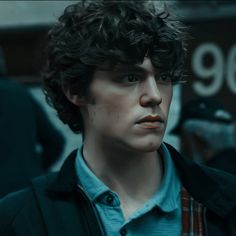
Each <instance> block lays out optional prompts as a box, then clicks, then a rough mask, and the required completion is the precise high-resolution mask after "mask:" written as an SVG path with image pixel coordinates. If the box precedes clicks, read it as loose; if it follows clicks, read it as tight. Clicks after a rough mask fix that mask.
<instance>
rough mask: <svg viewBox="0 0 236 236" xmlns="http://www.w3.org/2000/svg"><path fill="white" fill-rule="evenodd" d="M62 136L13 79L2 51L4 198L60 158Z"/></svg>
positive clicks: (0, 177) (0, 186) (0, 181)
mask: <svg viewBox="0 0 236 236" xmlns="http://www.w3.org/2000/svg"><path fill="white" fill-rule="evenodd" d="M63 147H64V138H63V136H62V134H61V133H60V132H59V131H58V130H57V129H56V128H55V127H54V126H53V124H52V123H51V121H50V120H49V118H48V117H47V114H46V113H45V112H44V110H43V109H42V107H41V106H40V105H39V104H38V103H37V102H36V101H35V100H34V99H33V97H32V96H31V95H30V93H29V92H28V91H27V89H26V88H25V87H23V86H22V85H20V84H19V83H17V82H16V81H13V80H10V79H9V78H8V76H7V68H6V66H5V59H4V55H3V50H0V196H1V197H2V196H4V195H6V194H7V193H9V192H13V191H16V190H19V189H21V188H23V187H26V186H28V185H29V183H30V180H31V178H33V177H35V176H38V175H41V174H43V173H45V172H47V171H48V170H49V168H50V167H51V166H52V165H53V164H54V163H55V162H56V161H57V160H58V159H59V158H60V156H61V154H62V150H63Z"/></svg>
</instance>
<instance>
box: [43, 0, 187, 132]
mask: <svg viewBox="0 0 236 236" xmlns="http://www.w3.org/2000/svg"><path fill="white" fill-rule="evenodd" d="M161 3H163V1H149V0H139V1H136V0H126V1H121V0H120V1H119V0H116V1H113V0H95V1H90V0H87V1H86V0H83V1H80V2H78V3H76V4H73V5H70V6H68V7H67V8H66V9H65V11H64V13H63V15H62V16H61V17H60V18H59V21H58V23H56V24H55V25H54V26H53V28H52V29H51V30H50V31H49V33H48V39H49V42H48V47H47V63H46V65H45V68H44V71H43V76H44V92H45V94H46V99H47V102H48V103H49V104H50V105H53V106H54V108H55V109H56V110H57V112H58V115H59V117H60V119H61V120H62V121H63V122H64V123H66V124H68V125H69V127H70V128H71V129H72V130H73V131H74V132H82V133H83V120H82V117H81V114H80V111H79V108H78V107H77V106H75V105H74V104H72V103H71V102H70V101H69V100H68V99H67V98H66V96H65V95H64V92H63V88H68V89H69V90H70V92H71V93H73V94H79V95H80V96H86V95H87V94H88V90H89V85H90V83H91V80H92V78H93V73H94V71H95V69H98V68H99V69H102V70H112V69H113V68H114V67H115V66H116V65H117V64H120V63H121V64H122V63H125V64H127V63H128V64H139V63H140V64H141V63H142V62H143V59H144V56H145V54H146V53H147V52H148V56H149V57H150V58H151V61H152V63H153V65H154V66H155V67H157V68H158V69H160V70H161V71H164V72H166V73H167V74H168V75H169V76H171V79H172V81H173V82H176V81H179V80H181V78H182V74H183V68H184V59H185V56H186V47H185V45H186V43H185V42H186V40H185V39H186V30H185V27H184V26H183V25H182V24H181V23H180V22H179V21H177V20H176V19H174V18H173V17H172V15H171V14H169V9H168V8H167V5H166V4H164V5H163V6H160V5H161Z"/></svg>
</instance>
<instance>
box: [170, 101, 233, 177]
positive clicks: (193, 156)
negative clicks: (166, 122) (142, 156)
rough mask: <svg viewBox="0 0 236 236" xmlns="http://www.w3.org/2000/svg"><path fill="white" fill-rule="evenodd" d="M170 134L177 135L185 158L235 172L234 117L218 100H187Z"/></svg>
mask: <svg viewBox="0 0 236 236" xmlns="http://www.w3.org/2000/svg"><path fill="white" fill-rule="evenodd" d="M171 133H172V134H174V135H177V136H179V137H180V145H181V154H182V155H183V156H184V157H185V158H187V159H189V160H193V161H195V162H197V163H201V164H206V165H208V166H211V167H214V168H218V169H221V170H224V171H228V172H229V173H231V174H235V175H236V146H235V145H236V142H235V141H236V140H235V120H234V118H233V116H232V114H231V113H230V112H229V111H228V110H226V109H225V107H224V106H223V105H222V104H221V103H220V102H219V101H217V100H213V99H209V98H198V99H194V100H191V101H189V102H188V103H186V104H185V105H184V106H183V108H182V111H181V115H180V119H179V121H178V123H177V125H176V127H175V128H174V129H173V130H172V131H171Z"/></svg>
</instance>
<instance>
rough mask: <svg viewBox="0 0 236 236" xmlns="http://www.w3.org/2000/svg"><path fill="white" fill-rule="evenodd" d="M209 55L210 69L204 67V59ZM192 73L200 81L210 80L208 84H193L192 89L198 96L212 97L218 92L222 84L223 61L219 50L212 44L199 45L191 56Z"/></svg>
mask: <svg viewBox="0 0 236 236" xmlns="http://www.w3.org/2000/svg"><path fill="white" fill-rule="evenodd" d="M207 54H210V55H211V56H212V58H213V64H212V66H211V67H206V66H204V63H203V62H204V57H205V56H206V55H207ZM192 69H193V72H194V73H195V74H196V75H197V76H198V77H199V78H200V79H202V80H209V79H211V80H212V82H211V83H210V84H205V83H202V82H200V81H197V82H194V83H193V89H194V90H195V92H196V93H197V94H199V95H200V96H212V95H214V94H216V93H217V92H219V90H220V88H221V86H222V84H223V74H224V59H223V55H222V52H221V50H220V48H219V47H218V46H217V45H215V44H213V43H205V44H203V45H200V46H199V47H198V48H197V49H196V50H195V52H194V54H193V59H192Z"/></svg>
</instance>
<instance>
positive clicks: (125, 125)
mask: <svg viewBox="0 0 236 236" xmlns="http://www.w3.org/2000/svg"><path fill="white" fill-rule="evenodd" d="M171 98H172V85H171V82H170V81H169V79H167V80H165V79H164V77H163V79H161V78H160V74H159V73H158V71H156V69H155V68H154V67H153V65H152V63H151V60H150V59H149V58H145V59H144V61H143V63H142V64H141V65H134V66H122V67H121V68H120V69H118V70H115V71H100V70H96V71H95V73H94V78H93V80H92V83H91V86H90V99H89V101H87V102H86V103H85V104H84V106H82V107H81V112H82V115H83V119H84V123H85V141H89V139H91V138H92V139H94V141H95V142H96V143H100V142H102V144H105V145H111V146H112V145H113V146H114V147H119V148H122V149H127V150H129V151H135V152H140V151H141V152H150V151H154V150H156V149H158V148H159V146H160V144H161V142H162V139H163V136H164V132H165V128H166V122H167V117H168V111H169V106H170V102H171ZM86 139H88V140H86ZM107 147H108V146H107Z"/></svg>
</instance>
